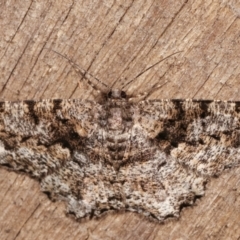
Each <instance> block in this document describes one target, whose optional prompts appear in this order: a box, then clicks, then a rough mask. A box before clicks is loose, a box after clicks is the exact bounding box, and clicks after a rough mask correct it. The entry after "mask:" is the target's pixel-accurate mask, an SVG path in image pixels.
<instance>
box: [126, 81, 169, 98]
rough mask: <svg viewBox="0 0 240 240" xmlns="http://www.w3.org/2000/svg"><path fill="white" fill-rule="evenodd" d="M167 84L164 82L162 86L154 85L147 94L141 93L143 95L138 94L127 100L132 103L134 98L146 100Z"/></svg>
mask: <svg viewBox="0 0 240 240" xmlns="http://www.w3.org/2000/svg"><path fill="white" fill-rule="evenodd" d="M167 83H168V82H165V83H163V84H158V83H157V84H155V85H154V86H153V87H152V90H151V91H149V92H143V93H140V94H138V95H137V96H136V97H131V98H129V101H132V100H133V99H134V98H137V99H139V100H146V98H148V97H149V96H150V95H152V94H153V93H154V92H155V91H156V90H157V89H159V88H161V87H163V86H164V85H166V84H167Z"/></svg>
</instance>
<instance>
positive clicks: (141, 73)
mask: <svg viewBox="0 0 240 240" xmlns="http://www.w3.org/2000/svg"><path fill="white" fill-rule="evenodd" d="M180 52H183V51H178V52H175V53H172V54H170V55H168V56H167V57H165V58H163V59H161V60H160V61H158V62H156V63H154V64H153V65H151V66H150V67H148V68H146V69H145V70H144V71H142V72H140V73H139V74H138V75H137V76H136V77H134V78H133V79H132V80H130V81H129V82H127V83H126V84H125V85H123V87H122V89H124V88H125V87H126V86H128V85H129V84H130V83H132V82H133V81H134V80H135V79H137V78H138V77H140V76H141V75H143V74H144V73H145V72H147V71H148V70H149V69H151V68H153V67H154V66H156V65H157V64H159V63H160V62H162V61H164V60H166V59H167V58H170V57H172V56H173V55H175V54H178V53H180Z"/></svg>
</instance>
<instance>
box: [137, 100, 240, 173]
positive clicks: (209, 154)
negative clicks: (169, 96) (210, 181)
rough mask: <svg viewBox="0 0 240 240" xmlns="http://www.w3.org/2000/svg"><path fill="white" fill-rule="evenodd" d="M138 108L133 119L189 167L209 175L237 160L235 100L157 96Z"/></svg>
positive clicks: (239, 130)
mask: <svg viewBox="0 0 240 240" xmlns="http://www.w3.org/2000/svg"><path fill="white" fill-rule="evenodd" d="M138 108H139V109H140V114H139V119H138V120H137V121H139V124H140V125H141V127H142V128H143V129H145V131H146V132H147V134H148V137H149V138H150V139H153V140H154V141H155V144H156V147H157V148H159V149H161V150H162V151H164V152H166V153H167V154H169V155H171V156H172V157H174V158H175V159H176V161H178V162H179V163H181V164H182V165H184V166H186V167H188V168H189V169H191V170H194V171H197V172H198V173H200V174H202V175H205V176H213V175H218V174H219V173H221V172H222V171H223V169H225V168H229V167H233V166H237V165H238V164H239V162H240V148H239V147H240V123H239V118H240V113H239V112H240V103H239V102H229V101H201V100H162V101H161V100H160V101H148V102H141V103H139V105H138ZM136 119H137V117H136Z"/></svg>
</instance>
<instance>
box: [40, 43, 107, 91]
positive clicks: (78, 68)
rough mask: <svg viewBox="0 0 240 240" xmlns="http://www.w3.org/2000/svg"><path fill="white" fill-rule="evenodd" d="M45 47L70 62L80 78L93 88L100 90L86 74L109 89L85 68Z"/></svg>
mask: <svg viewBox="0 0 240 240" xmlns="http://www.w3.org/2000/svg"><path fill="white" fill-rule="evenodd" d="M45 49H49V50H50V51H53V52H54V53H56V54H58V55H59V56H61V57H63V58H65V59H66V60H67V61H68V62H69V63H70V64H71V66H72V67H73V68H74V70H75V71H76V72H77V73H79V74H80V75H81V76H82V78H84V79H85V80H86V81H87V83H88V85H90V86H91V87H92V88H93V89H94V90H96V91H98V92H101V90H99V89H98V87H97V85H96V84H94V83H93V82H92V81H91V80H90V79H89V78H88V77H87V76H86V75H89V76H91V77H92V78H93V79H95V80H96V81H97V82H99V83H100V84H102V85H103V86H104V87H106V88H107V89H108V90H109V87H108V85H107V84H105V83H104V82H102V81H101V80H100V79H98V78H96V77H94V76H93V75H92V74H91V73H89V72H87V71H86V70H84V69H82V68H80V67H79V65H77V64H76V63H74V62H73V61H72V60H71V59H70V58H68V57H66V56H64V55H63V54H61V53H59V52H57V51H55V50H53V49H50V48H45Z"/></svg>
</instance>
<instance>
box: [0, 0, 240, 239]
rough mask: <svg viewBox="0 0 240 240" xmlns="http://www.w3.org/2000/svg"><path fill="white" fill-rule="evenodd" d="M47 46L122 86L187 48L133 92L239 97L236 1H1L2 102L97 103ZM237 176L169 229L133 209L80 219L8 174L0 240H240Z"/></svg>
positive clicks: (221, 180) (210, 188)
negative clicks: (155, 86) (74, 100)
mask: <svg viewBox="0 0 240 240" xmlns="http://www.w3.org/2000/svg"><path fill="white" fill-rule="evenodd" d="M49 49H54V50H56V51H58V52H60V53H62V54H64V55H66V56H68V57H69V58H71V59H72V60H73V61H74V62H75V63H76V64H78V65H80V66H81V67H82V68H84V69H85V70H87V71H88V72H90V73H91V74H93V75H94V76H96V77H97V78H99V79H101V80H102V81H103V82H105V83H106V84H108V85H111V83H112V82H113V81H114V80H116V79H119V80H118V81H117V85H118V86H120V85H121V84H122V83H124V82H125V83H126V82H127V81H128V80H131V79H132V78H134V77H135V76H136V75H137V74H138V73H140V72H141V71H143V70H144V69H145V68H146V67H148V66H150V65H151V64H153V63H155V62H157V61H158V60H160V59H161V58H163V57H166V56H168V55H170V54H171V53H174V52H177V51H183V52H181V53H179V54H177V55H174V56H173V57H171V58H168V59H167V60H166V61H164V62H162V63H161V64H159V65H157V66H155V67H154V68H152V69H151V70H150V71H148V72H146V73H145V74H143V75H142V76H141V77H140V78H138V79H137V80H136V81H134V82H133V83H132V84H131V85H130V86H129V87H128V88H127V92H128V93H130V94H131V93H133V92H134V93H137V92H142V91H146V90H147V89H151V86H152V85H153V84H155V83H157V82H159V83H164V82H167V84H165V85H164V86H163V87H162V88H161V89H159V90H158V91H156V92H155V93H154V94H153V95H152V96H151V98H153V99H157V98H158V99H160V98H202V99H226V100H240V96H239V90H240V66H239V62H240V2H239V1H238V0H189V1H187V0H179V1H175V0H103V1H97V0H85V1H84V0H80V1H77V0H76V1H69V0H59V1H53V0H41V1H35V0H32V1H29V0H25V1H21V0H15V1H14V0H0V55H1V58H0V90H1V94H0V98H1V100H22V99H35V100H37V99H43V98H82V99H95V98H96V97H97V96H96V93H94V92H93V91H92V89H91V88H90V87H89V86H88V85H87V84H85V83H84V82H81V84H80V86H79V85H78V81H79V79H80V77H79V76H78V75H77V74H76V72H75V71H74V70H73V69H72V68H71V66H70V64H69V63H68V62H67V61H66V60H65V59H63V58H62V57H60V56H59V55H57V54H55V53H53V52H52V51H51V50H49ZM239 176H240V169H239V168H237V169H233V170H229V171H226V172H225V173H224V174H222V175H221V176H220V177H218V178H216V179H212V180H211V182H210V183H209V184H207V191H206V196H205V197H203V198H201V199H199V200H197V201H196V203H195V206H192V207H188V208H184V209H183V210H182V212H181V217H180V219H178V220H176V219H170V220H167V221H166V222H165V223H164V224H158V223H155V222H150V221H148V219H146V218H144V217H142V216H139V215H137V214H135V213H129V212H128V213H122V212H121V213H112V214H108V215H106V216H104V217H102V218H100V219H98V220H96V219H93V220H87V221H83V222H76V221H75V220H73V219H72V218H71V217H67V216H66V215H65V208H64V203H62V202H55V203H53V202H51V201H50V200H49V199H48V198H47V196H46V195H44V194H43V193H41V192H40V186H39V184H38V182H37V181H35V180H33V179H30V178H29V177H28V176H26V175H24V174H17V173H15V172H9V171H7V170H5V169H0V213H1V214H0V236H1V237H0V238H1V239H16V240H18V239H58V240H60V239H64V240H65V239H89V240H90V239H184V240H185V239H239V237H240V217H239V213H240V188H239V182H240V177H239Z"/></svg>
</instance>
